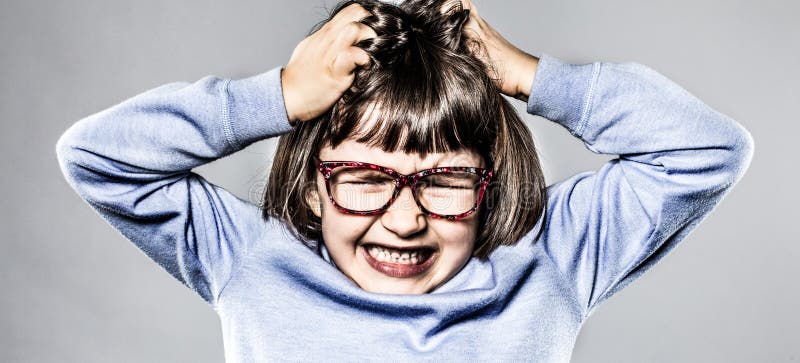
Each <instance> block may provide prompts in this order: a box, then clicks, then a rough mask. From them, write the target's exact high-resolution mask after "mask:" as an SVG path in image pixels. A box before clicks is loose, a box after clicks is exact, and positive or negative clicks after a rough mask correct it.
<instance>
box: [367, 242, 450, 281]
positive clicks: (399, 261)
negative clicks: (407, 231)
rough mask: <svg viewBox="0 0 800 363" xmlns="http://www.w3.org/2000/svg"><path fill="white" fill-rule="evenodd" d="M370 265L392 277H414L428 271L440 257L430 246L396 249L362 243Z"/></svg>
mask: <svg viewBox="0 0 800 363" xmlns="http://www.w3.org/2000/svg"><path fill="white" fill-rule="evenodd" d="M361 249H362V251H363V255H364V258H365V259H366V260H367V262H368V263H369V265H370V266H372V268H374V269H375V270H377V271H378V272H381V273H383V274H384V275H387V276H390V277H413V276H417V275H420V274H422V273H423V272H425V271H427V270H428V269H429V268H430V267H431V266H432V265H433V263H434V262H435V261H436V258H437V257H438V253H437V251H436V250H435V249H433V248H429V247H423V248H410V249H394V248H389V247H385V246H380V245H376V244H364V245H361Z"/></svg>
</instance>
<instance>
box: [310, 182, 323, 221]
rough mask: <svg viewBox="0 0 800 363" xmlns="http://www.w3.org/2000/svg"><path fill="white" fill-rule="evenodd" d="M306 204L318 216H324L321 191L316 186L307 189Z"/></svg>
mask: <svg viewBox="0 0 800 363" xmlns="http://www.w3.org/2000/svg"><path fill="white" fill-rule="evenodd" d="M306 205H308V207H309V208H310V209H311V212H313V213H314V215H316V216H317V218H322V202H321V200H320V198H319V191H317V189H316V188H314V189H309V190H308V191H306Z"/></svg>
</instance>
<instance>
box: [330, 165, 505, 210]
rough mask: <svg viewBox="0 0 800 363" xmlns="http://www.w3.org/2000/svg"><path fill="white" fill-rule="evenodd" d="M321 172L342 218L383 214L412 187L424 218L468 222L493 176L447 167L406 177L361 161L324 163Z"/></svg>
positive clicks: (481, 172) (475, 170)
mask: <svg viewBox="0 0 800 363" xmlns="http://www.w3.org/2000/svg"><path fill="white" fill-rule="evenodd" d="M317 167H318V168H319V171H320V173H322V175H323V176H324V177H325V186H326V188H327V191H328V199H330V201H331V203H333V205H334V206H335V207H336V208H337V209H338V210H339V211H340V212H342V213H348V214H356V215H362V216H367V215H375V214H379V213H382V212H383V211H385V210H386V209H388V208H389V206H390V205H392V203H393V202H394V201H395V199H397V196H398V195H399V194H400V190H401V189H402V188H403V187H405V186H406V185H408V186H410V187H411V192H412V194H413V195H414V201H415V202H416V203H417V205H418V206H419V208H420V210H421V211H422V212H423V213H425V214H426V215H428V216H431V217H433V218H442V219H448V220H459V219H463V218H466V217H468V216H469V215H471V214H472V213H474V212H475V211H476V210H477V209H478V206H479V205H480V203H481V201H482V200H483V197H484V194H485V192H486V187H487V185H489V182H490V181H491V179H492V174H493V173H492V171H491V170H488V169H482V168H474V167H467V166H447V167H438V168H432V169H426V170H422V171H419V172H417V173H414V174H410V175H404V174H400V173H398V172H396V171H394V170H393V169H390V168H387V167H384V166H380V165H376V164H370V163H364V162H360V161H320V162H319V164H318V165H317Z"/></svg>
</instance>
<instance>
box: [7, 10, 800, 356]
mask: <svg viewBox="0 0 800 363" xmlns="http://www.w3.org/2000/svg"><path fill="white" fill-rule="evenodd" d="M326 4H327V5H328V6H330V5H332V4H333V2H332V1H330V0H328V1H327V2H325V1H324V0H312V1H302V2H301V1H264V0H260V1H255V0H253V1H227V2H221V1H208V0H202V1H188V0H182V1H153V0H144V1H126V2H111V1H105V0H104V1H99V0H89V1H80V2H66V1H41V2H40V1H33V2H26V1H23V0H6V1H3V2H2V4H0V55H1V56H0V66H1V67H2V68H0V69H2V83H1V84H0V96H2V97H0V119H1V120H2V133H1V134H0V140H1V141H2V142H0V150H1V151H2V155H3V158H2V161H0V163H2V164H0V168H1V169H0V170H4V172H3V176H2V177H1V178H0V186H2V188H0V190H2V193H3V194H2V208H0V223H2V237H0V238H2V243H1V244H0V286H1V287H2V293H0V311H2V313H0V361H3V362H18V361H25V362H28V361H30V362H39V361H60V362H79V361H80V362H108V361H119V362H126V361H130V362H166V361H196V362H215V361H222V360H223V348H222V336H221V331H220V323H219V320H218V318H217V316H216V315H215V313H214V311H213V310H212V309H210V308H209V306H208V305H206V304H205V302H203V301H202V300H201V299H200V298H199V297H197V296H196V295H194V293H192V292H191V291H190V290H188V289H186V288H184V287H183V286H182V285H180V284H179V283H178V282H177V281H176V280H174V279H172V277H171V276H169V275H168V274H167V273H166V272H164V271H163V270H162V269H161V268H160V267H158V266H157V265H155V264H154V263H153V262H151V261H150V260H149V259H148V258H147V257H146V256H145V255H144V254H143V253H141V252H139V251H138V250H137V249H136V248H135V247H134V246H133V245H132V244H130V243H129V242H127V240H125V239H124V238H123V237H122V235H121V234H119V233H117V232H116V231H115V230H114V229H113V228H112V227H111V226H110V225H108V224H107V223H105V222H104V221H103V220H102V219H101V218H100V217H99V216H98V215H97V214H95V212H94V211H92V210H91V209H90V208H89V206H88V205H86V204H85V203H84V202H83V201H82V200H80V199H79V198H78V196H77V194H75V193H74V192H73V191H72V190H71V189H70V188H69V186H68V185H67V183H66V182H65V181H64V179H63V177H62V175H61V173H60V170H59V168H58V164H57V162H56V158H55V143H56V140H57V139H58V137H59V136H60V135H61V133H63V132H64V131H65V130H66V129H67V128H68V127H69V126H70V125H71V124H72V123H74V122H75V121H77V120H79V119H81V118H83V117H85V116H87V115H89V114H92V113H95V112H98V111H100V110H102V109H105V108H107V107H110V106H112V105H114V104H116V103H118V102H121V101H122V100H124V99H126V98H128V97H131V96H134V95H136V94H138V93H140V92H143V91H145V90H147V89H150V88H153V87H155V86H158V85H161V84H164V83H168V82H173V81H195V80H197V79H200V78H201V77H203V76H204V75H208V74H215V75H219V76H223V77H227V78H240V77H245V76H249V75H253V74H256V73H260V72H263V71H265V70H267V69H270V68H272V67H275V66H277V65H281V64H285V63H286V62H287V60H288V58H289V55H290V54H291V51H292V49H294V46H295V45H296V44H297V43H298V42H299V41H300V40H301V39H302V38H303V37H304V36H305V34H306V33H307V32H308V30H309V29H310V28H311V26H312V25H313V24H314V23H316V22H317V21H319V20H321V19H322V18H323V17H324V15H325V14H326V10H325V5H326ZM478 6H479V9H480V10H481V12H482V14H483V16H484V17H485V18H486V19H487V20H488V21H489V22H490V23H491V24H493V25H494V26H495V28H497V29H498V30H499V31H500V32H501V33H502V34H504V35H505V36H506V37H507V38H508V39H509V40H510V41H511V42H512V43H514V44H516V45H517V46H519V47H520V48H522V49H525V50H528V51H531V52H546V53H549V54H552V55H555V56H558V57H560V58H562V59H565V60H568V61H572V62H575V63H578V62H591V61H594V60H605V61H636V62H640V63H643V64H646V65H648V66H650V67H652V68H654V69H656V70H658V71H659V72H661V73H662V74H664V75H666V76H667V77H669V78H671V79H672V80H674V81H675V82H677V83H678V84H680V85H682V86H683V87H684V88H686V89H687V90H689V91H690V92H691V93H693V94H694V95H696V96H697V97H699V98H700V99H702V100H704V101H705V102H706V103H707V104H709V105H710V106H711V107H713V108H715V109H717V110H719V111H720V112H723V113H725V114H727V115H729V116H731V117H733V118H734V119H736V120H738V121H739V122H740V123H742V124H743V125H744V126H745V127H746V128H747V129H748V130H750V132H751V133H752V134H753V136H754V139H755V145H756V148H755V157H754V159H753V162H752V164H751V167H750V170H749V171H748V173H747V174H746V175H745V177H744V179H743V180H742V181H741V182H740V183H739V184H738V186H736V188H735V189H734V190H733V191H732V192H731V193H730V194H729V195H728V197H727V198H726V199H725V200H723V201H722V203H721V205H720V206H719V207H718V208H717V209H716V210H715V211H714V212H713V213H712V214H711V215H710V216H709V217H708V218H707V219H706V220H705V222H704V223H702V224H701V225H700V226H699V227H698V228H697V229H696V230H695V232H694V233H693V234H691V235H690V236H689V237H688V238H687V239H686V240H684V242H683V244H682V245H681V246H680V247H679V248H677V249H676V250H674V251H673V252H672V253H671V254H670V255H669V256H668V257H667V258H665V259H664V260H663V261H662V262H661V263H660V264H659V265H657V266H656V267H655V268H654V269H652V270H651V271H650V272H649V273H648V274H646V275H645V276H644V277H642V278H641V279H640V280H638V281H636V282H634V283H633V284H632V285H630V286H629V287H628V288H626V289H625V290H624V291H622V292H621V293H619V294H618V295H616V296H615V297H614V298H612V299H611V300H609V301H607V302H605V303H604V305H603V306H602V307H600V308H599V310H597V312H596V313H595V314H594V315H593V316H592V317H591V318H590V319H589V320H588V322H587V323H586V325H585V326H584V328H583V330H582V332H581V335H580V337H579V339H578V342H577V345H576V348H575V353H574V356H573V362H675V361H683V362H792V361H798V360H800V348H799V346H800V333H798V332H797V331H796V330H795V329H796V328H797V327H800V319H798V317H797V315H796V314H795V311H796V309H797V307H798V306H800V304H798V303H800V301H798V300H799V299H798V293H799V292H800V289H799V288H798V287H799V286H798V282H797V277H798V276H800V267H798V264H797V263H796V261H797V260H798V257H800V256H798V252H800V243H798V242H800V239H798V238H797V237H796V232H795V231H796V230H797V226H798V225H799V224H800V221H798V217H800V213H798V212H797V209H796V208H797V206H798V205H800V198H798V193H797V192H796V191H794V190H792V189H790V185H792V184H794V183H795V181H796V179H797V177H798V171H797V170H798V167H797V165H798V163H797V161H796V160H795V159H796V158H797V156H798V153H797V152H796V151H795V149H794V147H793V145H794V142H793V141H792V140H793V139H794V134H795V133H797V132H798V131H799V130H800V127H798V120H797V118H796V117H794V112H793V111H794V109H795V108H796V107H797V105H798V104H800V102H798V101H800V100H799V99H798V97H799V96H798V94H800V93H799V92H798V90H797V84H798V81H800V77H798V76H799V75H800V71H798V66H800V61H799V59H798V57H800V36H799V35H800V34H798V33H800V25H798V22H797V20H796V16H797V14H798V13H800V6H798V3H797V2H793V1H788V0H787V1H760V2H755V1H742V0H736V1H721V0H692V1H689V0H672V1H647V2H641V1H634V0H609V1H588V0H570V1H565V0H558V1H556V0H552V1H543V0H542V1H503V2H499V1H495V2H490V1H480V2H478ZM515 102H516V101H515ZM516 104H517V106H518V107H519V110H520V111H524V108H523V107H524V104H522V103H520V102H516ZM527 120H528V122H529V125H530V127H531V128H532V130H533V132H534V135H535V139H536V141H537V143H538V145H539V147H540V148H541V154H542V158H543V162H544V167H545V171H546V178H547V180H548V183H553V182H556V181H558V180H561V179H564V178H566V177H568V176H570V175H572V174H574V173H577V172H579V171H583V170H591V169H597V168H598V167H599V166H600V165H601V163H602V162H604V161H605V160H607V159H608V158H609V157H608V156H601V155H595V154H593V153H591V152H590V151H588V150H587V149H585V148H584V147H583V145H582V143H580V142H578V141H577V140H576V139H574V138H572V137H571V136H570V135H569V134H568V133H567V132H566V131H565V130H564V129H562V128H561V127H560V126H557V125H555V124H552V123H550V122H549V121H546V120H544V119H542V118H538V117H532V116H527ZM272 152H273V144H272V142H271V141H262V142H259V143H257V144H254V145H252V146H251V147H249V148H247V149H246V150H243V151H241V152H239V153H237V154H234V155H232V156H230V157H228V158H225V159H223V160H218V161H215V162H213V163H211V164H208V165H204V166H203V167H201V168H199V169H196V170H197V171H198V172H200V173H201V174H203V175H204V176H205V177H207V178H208V179H209V180H211V181H213V182H215V183H217V184H219V185H222V186H224V187H225V188H227V189H229V190H231V191H232V192H234V193H235V194H237V195H239V196H240V197H243V198H249V199H250V200H253V201H257V195H258V191H259V190H260V187H261V184H260V182H261V181H262V180H263V179H264V178H265V176H266V173H267V171H268V170H269V165H270V160H271V155H272ZM254 198H256V199H254ZM298 344H299V345H301V346H302V344H304V343H303V342H298Z"/></svg>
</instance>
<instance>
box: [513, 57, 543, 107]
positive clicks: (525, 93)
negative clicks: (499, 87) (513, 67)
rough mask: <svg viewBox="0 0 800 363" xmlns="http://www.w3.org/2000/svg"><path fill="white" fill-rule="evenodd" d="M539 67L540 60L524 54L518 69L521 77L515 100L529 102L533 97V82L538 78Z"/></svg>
mask: <svg viewBox="0 0 800 363" xmlns="http://www.w3.org/2000/svg"><path fill="white" fill-rule="evenodd" d="M538 66H539V58H537V57H535V56H533V55H530V54H527V53H524V52H523V53H522V55H521V58H520V63H519V67H518V68H517V69H518V71H517V74H518V75H519V76H518V77H519V78H518V81H517V92H516V95H515V96H514V97H515V98H517V99H519V100H521V101H525V102H527V101H528V98H529V97H530V96H531V88H533V82H534V80H535V78H536V69H537V68H538Z"/></svg>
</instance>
